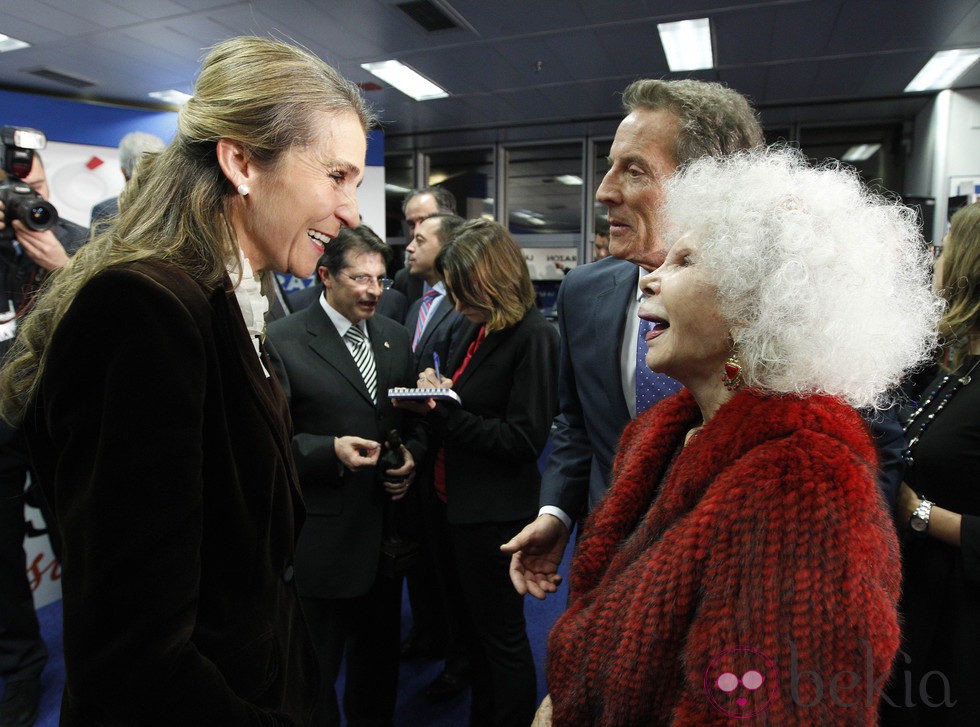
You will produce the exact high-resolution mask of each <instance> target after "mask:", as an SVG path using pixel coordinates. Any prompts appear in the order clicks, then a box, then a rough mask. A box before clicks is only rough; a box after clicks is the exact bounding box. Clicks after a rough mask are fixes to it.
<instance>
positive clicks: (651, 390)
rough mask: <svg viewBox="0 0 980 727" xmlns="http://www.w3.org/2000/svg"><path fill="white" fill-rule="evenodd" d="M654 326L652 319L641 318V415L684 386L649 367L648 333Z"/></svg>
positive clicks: (638, 404)
mask: <svg viewBox="0 0 980 727" xmlns="http://www.w3.org/2000/svg"><path fill="white" fill-rule="evenodd" d="M651 328H653V324H652V323H651V322H650V321H645V320H643V319H642V318H641V319H640V330H639V334H638V335H637V337H636V415H637V416H640V414H642V413H643V412H645V411H646V410H647V409H649V408H650V407H651V406H653V405H654V404H656V403H657V402H658V401H660V400H661V399H666V398H667V397H668V396H670V395H671V394H676V393H677V392H678V391H680V390H681V389H682V388H683V387H682V386H681V383H680V382H679V381H676V380H675V379H672V378H670V377H669V376H667V375H666V374H658V373H657V372H656V371H651V370H650V369H648V368H647V351H648V350H649V349H648V347H647V339H646V336H647V333H649V332H650V329H651Z"/></svg>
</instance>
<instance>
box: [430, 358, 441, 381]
mask: <svg viewBox="0 0 980 727" xmlns="http://www.w3.org/2000/svg"><path fill="white" fill-rule="evenodd" d="M432 363H434V364H435V365H436V384H437V385H438V384H441V383H442V374H440V373H439V354H438V352H436V351H433V352H432Z"/></svg>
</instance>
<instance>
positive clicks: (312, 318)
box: [296, 305, 377, 406]
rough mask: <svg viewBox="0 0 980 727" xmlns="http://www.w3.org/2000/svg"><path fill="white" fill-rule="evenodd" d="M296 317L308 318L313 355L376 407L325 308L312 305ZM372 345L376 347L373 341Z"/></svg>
mask: <svg viewBox="0 0 980 727" xmlns="http://www.w3.org/2000/svg"><path fill="white" fill-rule="evenodd" d="M296 315H301V316H305V318H306V320H305V323H306V332H307V333H308V334H309V336H310V341H309V346H310V349H312V351H313V353H315V354H316V355H317V356H319V357H320V358H321V359H323V361H324V363H326V364H327V365H328V366H331V367H333V368H334V369H336V370H337V373H339V374H340V375H341V376H343V377H344V378H345V379H347V381H348V383H350V385H351V386H353V387H354V388H355V389H356V390H357V391H358V393H360V395H361V396H363V397H364V399H365V400H366V401H367V402H368V403H369V404H370V405H371V406H374V402H373V401H371V395H370V394H368V390H367V387H366V386H365V385H364V379H363V378H362V377H361V371H360V369H358V368H357V364H355V363H354V357H353V356H351V353H350V349H348V348H347V344H346V343H344V339H342V338H341V337H340V334H339V333H337V327H336V326H335V325H334V324H333V321H331V320H330V319H329V318H328V317H327V314H326V313H324V311H323V308H321V307H320V306H319V305H311V306H310V307H309V308H307V309H306V310H304V311H301V312H300V313H297V314H296ZM371 345H372V346H373V345H374V342H373V341H372V344H371ZM375 366H377V361H375Z"/></svg>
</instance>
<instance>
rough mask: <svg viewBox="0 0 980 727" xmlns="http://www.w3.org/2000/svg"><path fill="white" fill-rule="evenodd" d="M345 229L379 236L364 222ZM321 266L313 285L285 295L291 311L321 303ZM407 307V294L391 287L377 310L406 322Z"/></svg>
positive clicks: (370, 235) (389, 283)
mask: <svg viewBox="0 0 980 727" xmlns="http://www.w3.org/2000/svg"><path fill="white" fill-rule="evenodd" d="M344 229H353V230H360V231H361V232H359V233H358V234H361V233H363V234H364V235H365V236H367V237H378V235H377V233H376V232H375V231H374V230H373V229H371V228H370V227H369V226H368V225H365V224H363V223H361V224H360V225H358V226H357V227H353V228H344ZM378 239H380V238H378ZM389 250H390V248H389ZM321 267H322V265H320V264H319V263H318V264H317V278H316V281H315V282H314V283H313V284H312V285H308V286H306V287H305V288H303V289H302V290H297V291H296V292H295V293H290V294H289V295H286V296H284V298H285V300H286V305H287V306H288V307H289V312H290V313H298V312H299V311H301V310H305V309H306V308H309V307H310V306H311V305H319V301H320V299H321V298H322V297H323V273H322V272H321V270H320V268H321ZM391 282H392V281H391V279H387V282H386V283H385V284H386V285H389V286H390V285H391ZM407 309H408V303H407V301H406V300H405V296H404V295H402V294H401V293H399V292H398V291H397V290H394V289H393V288H390V287H389V288H386V289H385V291H384V295H382V296H380V297H379V298H378V307H377V309H376V310H375V312H376V313H377V314H378V315H382V316H384V317H385V318H391V320H393V321H397V322H398V323H404V322H405V313H406V310H407Z"/></svg>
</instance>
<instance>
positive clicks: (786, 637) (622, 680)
mask: <svg viewBox="0 0 980 727" xmlns="http://www.w3.org/2000/svg"><path fill="white" fill-rule="evenodd" d="M662 213H663V215H664V217H665V219H667V220H669V222H670V224H671V228H670V230H669V231H668V233H667V235H666V239H667V240H670V241H673V244H672V246H671V247H670V250H669V253H668V255H667V258H666V260H665V261H664V263H663V264H662V265H661V266H660V267H659V268H657V269H656V270H655V271H654V272H653V273H651V274H650V275H648V276H646V277H645V278H644V281H643V290H644V292H645V293H647V295H648V298H647V299H646V300H645V301H644V302H643V304H642V305H641V306H640V316H641V317H642V318H644V319H646V320H649V321H651V322H652V323H654V324H655V326H654V329H653V331H652V332H651V333H650V334H649V335H648V337H647V343H648V347H649V351H648V353H647V358H646V362H647V364H648V365H649V366H650V367H651V368H653V369H654V370H659V371H662V372H664V373H667V374H670V375H671V376H674V377H675V378H677V379H678V380H679V381H681V382H682V383H683V384H684V386H685V390H684V391H682V392H680V393H678V394H677V395H675V396H673V397H670V398H668V399H666V400H664V401H662V402H661V403H659V404H657V405H655V406H654V407H653V408H652V409H651V410H649V411H648V412H646V413H644V414H643V415H641V416H639V417H638V418H637V419H636V420H635V421H634V422H632V423H631V424H630V425H628V426H627V428H626V430H625V432H624V433H623V438H622V440H621V442H620V449H619V453H618V455H617V459H616V463H615V468H614V474H613V483H612V486H611V488H610V491H609V494H608V496H607V497H606V498H605V499H604V500H603V501H602V503H600V505H599V507H598V508H597V509H596V510H594V511H593V513H592V514H591V515H590V517H589V520H588V521H587V523H586V525H585V528H584V531H583V534H582V537H581V539H580V540H579V543H578V547H577V550H576V553H575V559H574V561H573V565H572V576H571V602H570V604H569V607H568V610H567V611H566V612H565V613H564V614H563V615H562V616H561V617H560V618H559V620H558V622H557V623H556V624H555V627H554V629H553V630H552V633H551V636H550V638H549V644H548V663H549V667H548V683H549V686H550V689H551V697H552V699H553V710H554V711H553V721H554V723H555V724H588V723H599V724H610V725H612V724H617V725H636V724H654V723H663V722H669V723H670V724H676V725H706V724H728V723H729V722H730V720H731V719H732V718H733V717H748V716H751V715H754V714H763V713H764V717H760V719H764V720H765V721H766V722H767V723H768V722H771V723H773V724H779V725H813V724H873V723H874V722H875V720H876V719H877V704H876V703H875V702H876V700H874V699H868V697H867V695H868V693H869V690H872V693H873V690H874V688H875V684H874V683H871V684H869V683H867V680H869V679H870V680H871V681H872V682H874V681H875V680H876V679H877V678H878V677H880V676H882V675H885V674H887V673H888V671H889V669H890V666H891V662H892V659H893V657H894V656H895V653H896V651H897V647H898V614H897V610H896V604H897V601H898V594H899V586H900V571H899V560H898V543H897V539H896V536H895V532H894V528H893V526H892V522H891V517H890V515H889V511H888V508H887V507H886V504H885V501H884V498H883V496H882V494H881V491H880V490H879V488H878V486H877V484H876V482H875V470H876V455H875V449H874V446H873V444H872V441H871V438H870V437H869V434H868V430H867V426H866V425H865V423H864V421H862V419H861V417H860V416H859V415H858V414H857V413H856V412H855V411H854V410H853V409H852V408H851V406H872V405H881V404H882V403H883V400H884V399H885V397H886V392H887V391H888V390H889V388H890V387H893V386H894V385H895V384H896V383H897V381H898V380H899V378H900V377H901V376H902V374H903V372H904V371H906V370H907V369H909V368H910V367H912V366H914V365H916V364H917V363H919V362H920V361H922V360H923V359H924V358H925V357H926V356H927V355H928V353H929V351H930V350H931V347H932V345H933V344H934V342H935V332H934V327H935V322H936V319H937V316H938V311H939V309H940V307H941V306H940V304H939V301H938V300H936V299H935V296H934V295H933V294H932V292H931V291H930V289H929V286H928V283H927V280H926V274H925V271H926V262H925V259H924V258H925V255H924V253H923V245H922V240H921V238H920V236H919V234H918V229H917V226H916V224H915V222H914V216H913V215H912V212H911V210H908V209H906V208H903V207H900V206H899V205H896V204H895V203H893V202H889V201H886V200H884V199H881V198H878V197H876V196H874V195H872V194H871V193H869V192H868V191H866V190H865V189H864V187H863V185H862V183H861V181H860V179H859V177H858V175H857V173H856V172H854V171H841V170H838V169H835V168H831V167H827V168H822V169H813V168H810V167H809V166H808V165H807V163H806V161H805V159H804V158H803V156H802V155H801V154H800V153H799V152H794V151H791V150H788V149H784V150H779V149H776V150H770V151H768V152H756V153H742V154H737V155H735V156H732V157H729V158H724V159H714V158H704V159H700V160H697V161H694V162H692V163H691V164H690V165H689V166H687V167H685V169H684V170H682V171H680V172H678V174H677V175H675V177H674V178H673V179H671V180H670V181H669V182H668V183H667V189H666V198H665V203H664V207H663V212H662ZM849 404H850V405H851V406H849ZM794 670H795V671H794ZM799 670H807V674H808V675H810V676H809V677H807V678H804V677H800V678H794V677H793V674H794V673H796V672H798V671H799ZM848 672H850V673H852V676H853V677H855V678H849V677H845V678H841V677H840V675H841V674H845V673H848ZM869 672H871V674H869ZM831 689H833V690H834V691H833V694H831V692H830V690H831ZM550 707H551V705H549V704H547V703H546V704H543V705H542V710H541V712H540V713H539V720H538V723H539V724H550V723H551V721H550V720H549V719H548V717H547V713H548V712H549V708H550Z"/></svg>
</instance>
